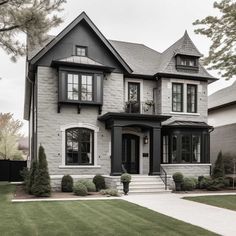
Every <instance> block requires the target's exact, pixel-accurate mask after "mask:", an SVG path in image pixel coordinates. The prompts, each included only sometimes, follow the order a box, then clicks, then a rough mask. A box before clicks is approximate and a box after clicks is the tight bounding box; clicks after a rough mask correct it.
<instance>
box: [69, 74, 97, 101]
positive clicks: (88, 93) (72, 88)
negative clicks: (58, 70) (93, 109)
mask: <svg viewBox="0 0 236 236" xmlns="http://www.w3.org/2000/svg"><path fill="white" fill-rule="evenodd" d="M67 99H68V100H75V101H76V100H77V101H78V100H81V101H93V76H92V75H88V74H77V73H76V74H75V73H68V74H67Z"/></svg>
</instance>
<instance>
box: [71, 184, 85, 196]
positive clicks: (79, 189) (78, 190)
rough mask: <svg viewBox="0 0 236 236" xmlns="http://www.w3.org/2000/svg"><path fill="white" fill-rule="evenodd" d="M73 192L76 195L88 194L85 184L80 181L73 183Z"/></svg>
mask: <svg viewBox="0 0 236 236" xmlns="http://www.w3.org/2000/svg"><path fill="white" fill-rule="evenodd" d="M73 192H74V194H75V195H78V196H86V195H88V190H87V188H86V186H85V185H83V184H82V183H80V182H77V183H75V185H74V187H73Z"/></svg>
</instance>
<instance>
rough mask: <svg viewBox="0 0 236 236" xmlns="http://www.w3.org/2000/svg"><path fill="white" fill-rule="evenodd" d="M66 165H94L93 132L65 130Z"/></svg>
mask: <svg viewBox="0 0 236 236" xmlns="http://www.w3.org/2000/svg"><path fill="white" fill-rule="evenodd" d="M65 135H66V145H65V146H66V165H93V164H94V149H93V147H94V131H93V130H90V129H86V128H71V129H67V130H66V132H65Z"/></svg>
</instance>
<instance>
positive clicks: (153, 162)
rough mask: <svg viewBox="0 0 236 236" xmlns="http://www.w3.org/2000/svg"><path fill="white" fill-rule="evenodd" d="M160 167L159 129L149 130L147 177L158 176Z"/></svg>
mask: <svg viewBox="0 0 236 236" xmlns="http://www.w3.org/2000/svg"><path fill="white" fill-rule="evenodd" d="M160 165H161V129H160V128H156V127H153V128H152V129H151V130H150V169H149V175H159V174H160Z"/></svg>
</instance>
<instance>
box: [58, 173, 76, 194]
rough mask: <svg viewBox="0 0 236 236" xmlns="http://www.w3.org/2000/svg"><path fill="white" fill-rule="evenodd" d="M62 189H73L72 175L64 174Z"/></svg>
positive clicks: (64, 190)
mask: <svg viewBox="0 0 236 236" xmlns="http://www.w3.org/2000/svg"><path fill="white" fill-rule="evenodd" d="M61 191H62V192H72V191H73V178H72V177H71V176H70V175H64V176H63V177H62V180H61Z"/></svg>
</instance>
